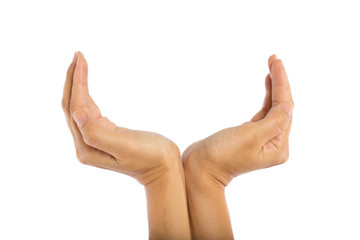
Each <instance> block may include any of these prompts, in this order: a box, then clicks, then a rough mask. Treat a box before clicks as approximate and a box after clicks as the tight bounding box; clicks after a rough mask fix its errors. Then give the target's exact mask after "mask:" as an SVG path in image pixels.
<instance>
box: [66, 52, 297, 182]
mask: <svg viewBox="0 0 360 240" xmlns="http://www.w3.org/2000/svg"><path fill="white" fill-rule="evenodd" d="M268 66H269V71H270V73H269V74H268V75H267V76H266V80H265V86H266V96H265V99H264V104H263V106H262V108H261V110H260V111H259V112H258V113H257V114H256V115H255V116H254V117H253V118H252V119H251V121H249V122H246V123H244V124H242V125H240V126H236V127H232V128H227V129H224V130H221V131H219V132H217V133H215V134H213V135H211V136H209V137H207V138H205V139H203V140H200V141H197V142H195V143H193V144H192V145H190V146H189V147H188V148H187V149H186V150H185V151H184V153H183V154H182V157H181V156H180V152H179V149H178V147H177V146H176V144H175V143H174V142H172V141H171V140H169V139H168V138H166V137H164V136H162V135H159V134H156V133H152V132H144V131H137V130H131V129H127V128H123V127H119V126H116V125H115V124H114V123H113V122H111V121H110V120H109V119H107V118H106V117H103V116H102V115H101V112H100V109H99V108H98V106H97V105H96V104H95V102H94V101H93V99H92V98H91V96H90V94H89V90H88V84H87V83H88V66H87V62H86V60H85V58H84V56H83V54H82V53H80V52H76V53H75V55H74V58H73V61H72V63H71V65H70V66H69V69H68V72H67V76H66V82H65V86H64V94H63V100H62V107H63V110H64V112H65V116H66V120H67V123H68V126H69V128H70V131H71V133H72V135H73V138H74V142H75V147H76V153H77V158H78V159H79V161H80V162H81V163H84V164H87V165H92V166H96V167H100V168H105V169H109V170H114V171H118V172H121V173H124V174H127V175H129V176H132V177H134V178H135V179H137V180H138V181H139V182H140V183H141V184H143V185H145V186H146V185H147V184H149V183H151V182H153V181H155V180H156V179H158V178H160V177H161V176H162V175H164V174H166V173H167V172H169V171H171V169H172V168H174V167H176V166H179V162H180V163H181V159H182V160H183V161H184V168H185V171H189V172H194V173H196V174H197V173H199V171H200V172H202V173H206V175H207V176H208V177H210V178H211V179H212V180H215V182H216V183H218V184H220V185H221V186H226V185H227V184H228V183H229V182H230V181H231V179H232V178H234V177H235V176H237V175H240V174H243V173H246V172H249V171H253V170H257V169H261V168H266V167H270V166H274V165H277V164H281V163H284V162H285V161H286V160H287V159H288V155H289V150H288V138H289V133H290V128H291V122H292V110H293V106H294V105H293V100H292V96H291V91H290V86H289V82H288V78H287V75H286V72H285V69H284V66H283V64H282V61H281V60H279V59H277V58H276V56H275V55H272V56H271V57H270V58H269V60H268ZM180 165H181V164H180ZM195 169H196V170H195Z"/></svg>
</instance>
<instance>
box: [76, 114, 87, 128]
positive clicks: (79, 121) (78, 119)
mask: <svg viewBox="0 0 360 240" xmlns="http://www.w3.org/2000/svg"><path fill="white" fill-rule="evenodd" d="M73 118H74V120H75V122H76V124H77V125H78V127H79V128H80V127H81V126H82V125H83V124H84V123H85V122H86V120H87V117H86V114H85V113H84V112H81V111H75V112H73Z"/></svg>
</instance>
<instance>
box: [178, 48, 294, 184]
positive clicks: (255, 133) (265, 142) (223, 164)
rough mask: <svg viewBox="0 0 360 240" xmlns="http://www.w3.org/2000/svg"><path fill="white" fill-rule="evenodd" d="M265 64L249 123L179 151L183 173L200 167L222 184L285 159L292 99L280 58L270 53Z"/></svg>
mask: <svg viewBox="0 0 360 240" xmlns="http://www.w3.org/2000/svg"><path fill="white" fill-rule="evenodd" d="M268 65H269V70H270V74H268V75H267V76H266V80H265V85H266V96H265V100H264V104H263V107H262V109H261V110H260V111H259V112H258V113H257V114H256V115H255V116H254V117H253V118H252V119H251V121H250V122H246V123H244V124H242V125H240V126H236V127H231V128H227V129H224V130H221V131H219V132H217V133H215V134H213V135H211V136H209V137H207V138H205V139H203V140H201V141H198V142H195V143H193V144H192V145H190V146H189V147H188V148H187V149H186V150H185V152H184V153H183V160H184V161H185V172H187V169H190V171H188V172H191V171H192V172H194V171H193V169H194V168H197V169H198V170H200V169H202V170H201V171H202V172H206V174H207V175H208V176H210V177H211V178H212V180H215V182H219V183H220V184H222V185H223V186H226V185H227V184H228V183H229V182H230V181H231V179H232V178H233V177H235V176H237V175H239V174H243V173H246V172H249V171H253V170H256V169H260V168H266V167H270V166H274V165H278V164H282V163H284V162H286V161H287V159H288V155H289V143H288V138H289V133H290V128H291V122H292V110H293V100H292V97H291V91H290V86H289V82H288V78H287V75H286V72H285V69H284V66H283V64H282V61H281V60H280V59H277V58H276V56H275V55H273V56H271V57H270V58H269V60H268ZM196 174H197V175H198V174H199V171H196Z"/></svg>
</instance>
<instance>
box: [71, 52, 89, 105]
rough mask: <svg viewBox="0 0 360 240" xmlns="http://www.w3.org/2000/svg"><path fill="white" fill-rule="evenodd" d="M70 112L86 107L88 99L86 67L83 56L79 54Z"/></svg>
mask: <svg viewBox="0 0 360 240" xmlns="http://www.w3.org/2000/svg"><path fill="white" fill-rule="evenodd" d="M71 99H72V102H71V103H72V112H74V111H76V110H80V109H82V108H83V107H85V106H87V104H88V101H89V99H90V96H89V89H88V65H87V62H86V60H85V58H84V55H83V54H82V53H81V52H79V53H78V58H77V61H76V68H75V71H74V78H73V85H72V92H71Z"/></svg>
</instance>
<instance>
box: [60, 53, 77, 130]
mask: <svg viewBox="0 0 360 240" xmlns="http://www.w3.org/2000/svg"><path fill="white" fill-rule="evenodd" d="M77 57H78V53H77V52H75V54H74V57H73V60H72V63H71V64H70V66H69V68H68V70H67V73H66V80H65V85H64V90H63V98H62V102H61V103H62V109H63V111H64V113H65V118H66V122H67V124H68V126H69V127H70V119H71V117H70V98H71V88H72V82H73V75H74V70H75V67H76V61H77Z"/></svg>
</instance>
